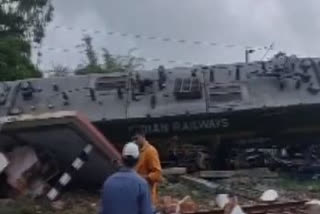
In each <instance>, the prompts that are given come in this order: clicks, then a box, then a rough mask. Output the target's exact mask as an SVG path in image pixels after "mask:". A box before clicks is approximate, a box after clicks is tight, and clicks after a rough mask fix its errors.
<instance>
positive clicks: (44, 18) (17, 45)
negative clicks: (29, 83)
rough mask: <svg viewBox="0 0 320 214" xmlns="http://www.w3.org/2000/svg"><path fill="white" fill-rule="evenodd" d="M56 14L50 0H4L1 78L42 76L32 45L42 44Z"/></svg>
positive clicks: (0, 34) (1, 0) (0, 23)
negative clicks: (47, 26) (33, 57)
mask: <svg viewBox="0 0 320 214" xmlns="http://www.w3.org/2000/svg"><path fill="white" fill-rule="evenodd" d="M52 13H53V6H52V4H51V2H50V0H0V81H7V80H16V79H23V78H30V77H41V73H40V72H39V71H38V70H37V68H36V67H35V66H34V65H33V64H32V61H31V49H32V47H31V44H32V42H34V43H38V44H39V43H41V41H42V39H43V37H44V32H45V30H44V29H45V27H46V24H47V23H48V22H50V21H51V19H52Z"/></svg>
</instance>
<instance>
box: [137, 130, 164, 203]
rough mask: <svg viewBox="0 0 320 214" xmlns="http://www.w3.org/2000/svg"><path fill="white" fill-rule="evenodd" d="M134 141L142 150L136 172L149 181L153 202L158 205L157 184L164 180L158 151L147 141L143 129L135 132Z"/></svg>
mask: <svg viewBox="0 0 320 214" xmlns="http://www.w3.org/2000/svg"><path fill="white" fill-rule="evenodd" d="M132 140H134V141H135V143H136V144H137V145H138V146H139V148H140V157H139V161H138V164H137V166H136V171H137V172H138V174H140V175H141V176H142V177H143V178H145V179H146V180H147V181H148V183H149V185H150V189H151V196H152V202H153V204H154V205H156V204H157V201H158V193H157V184H158V183H159V182H161V180H162V168H161V164H160V160H159V154H158V151H157V149H156V148H155V147H154V146H152V145H151V144H150V143H149V142H148V141H147V140H146V137H145V133H144V130H143V128H141V127H137V128H135V129H134V130H133V137H132Z"/></svg>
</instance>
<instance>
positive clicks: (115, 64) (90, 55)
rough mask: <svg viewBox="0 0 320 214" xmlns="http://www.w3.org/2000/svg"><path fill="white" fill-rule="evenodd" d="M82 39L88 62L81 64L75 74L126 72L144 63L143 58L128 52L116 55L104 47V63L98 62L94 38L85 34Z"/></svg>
mask: <svg viewBox="0 0 320 214" xmlns="http://www.w3.org/2000/svg"><path fill="white" fill-rule="evenodd" d="M82 41H83V42H84V44H83V46H84V47H85V54H86V58H87V64H85V65H84V66H79V67H78V68H77V69H76V71H75V74H77V75H81V74H91V73H114V72H126V71H128V70H134V69H136V68H137V67H139V66H142V65H143V62H144V61H143V60H142V59H141V58H137V57H133V56H130V54H128V56H124V57H115V56H113V55H112V54H110V52H109V51H108V50H107V49H106V48H102V51H103V54H102V59H103V61H102V64H99V63H98V57H97V53H96V52H95V50H94V48H93V45H92V38H91V37H90V36H85V37H84V38H83V39H82Z"/></svg>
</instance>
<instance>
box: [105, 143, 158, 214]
mask: <svg viewBox="0 0 320 214" xmlns="http://www.w3.org/2000/svg"><path fill="white" fill-rule="evenodd" d="M138 159H139V148H138V146H137V145H136V144H135V143H131V142H130V143H127V144H126V145H125V146H124V147H123V150H122V160H123V164H124V166H123V167H122V168H121V169H120V170H119V171H118V172H116V173H115V174H113V175H112V176H110V177H109V178H108V179H107V180H106V181H105V183H104V185H103V193H102V210H101V214H126V213H130V214H152V212H153V210H152V202H151V196H150V190H149V186H148V184H147V181H146V180H145V179H143V178H142V177H140V176H139V175H138V174H137V173H136V172H135V171H134V167H135V166H136V164H137V162H138Z"/></svg>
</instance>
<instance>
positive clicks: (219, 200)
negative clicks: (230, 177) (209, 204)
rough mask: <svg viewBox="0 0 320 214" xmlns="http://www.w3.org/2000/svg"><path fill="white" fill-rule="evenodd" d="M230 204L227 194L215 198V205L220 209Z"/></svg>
mask: <svg viewBox="0 0 320 214" xmlns="http://www.w3.org/2000/svg"><path fill="white" fill-rule="evenodd" d="M229 202H230V200H229V195H228V194H218V195H217V197H216V204H217V206H218V207H219V208H220V209H224V207H225V206H226V205H227V204H228V203H229Z"/></svg>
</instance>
